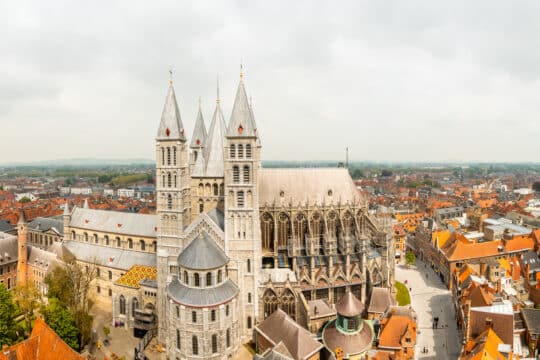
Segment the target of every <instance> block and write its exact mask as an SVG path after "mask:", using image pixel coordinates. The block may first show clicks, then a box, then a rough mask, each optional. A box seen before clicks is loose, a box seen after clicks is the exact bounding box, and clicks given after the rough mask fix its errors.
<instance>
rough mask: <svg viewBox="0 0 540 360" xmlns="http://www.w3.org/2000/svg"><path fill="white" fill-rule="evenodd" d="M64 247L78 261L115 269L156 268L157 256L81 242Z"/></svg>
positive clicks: (69, 243) (74, 242) (69, 242)
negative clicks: (138, 266)
mask: <svg viewBox="0 0 540 360" xmlns="http://www.w3.org/2000/svg"><path fill="white" fill-rule="evenodd" d="M64 246H65V247H66V248H67V249H68V251H69V252H70V253H72V254H73V255H74V256H75V257H76V258H77V259H78V260H81V261H84V262H88V263H93V262H94V261H95V262H97V263H98V264H101V265H103V266H108V267H112V268H115V269H122V270H126V271H127V270H129V269H131V267H132V266H133V265H146V266H156V254H153V253H147V252H142V251H133V250H127V249H118V248H113V247H109V246H101V245H96V244H91V243H83V242H79V241H65V242H64Z"/></svg>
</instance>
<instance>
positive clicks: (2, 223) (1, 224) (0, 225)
mask: <svg viewBox="0 0 540 360" xmlns="http://www.w3.org/2000/svg"><path fill="white" fill-rule="evenodd" d="M12 229H13V226H11V223H10V222H9V221H6V220H0V232H4V231H10V230H12Z"/></svg>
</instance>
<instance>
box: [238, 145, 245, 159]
mask: <svg viewBox="0 0 540 360" xmlns="http://www.w3.org/2000/svg"><path fill="white" fill-rule="evenodd" d="M243 157H244V146H243V145H242V144H238V158H239V159H241V158H243Z"/></svg>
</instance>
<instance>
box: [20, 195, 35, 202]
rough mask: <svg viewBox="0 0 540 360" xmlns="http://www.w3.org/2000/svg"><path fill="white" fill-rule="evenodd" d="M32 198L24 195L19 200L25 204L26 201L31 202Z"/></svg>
mask: <svg viewBox="0 0 540 360" xmlns="http://www.w3.org/2000/svg"><path fill="white" fill-rule="evenodd" d="M31 201H32V200H31V199H30V198H29V197H28V196H23V197H22V199H21V200H19V202H20V203H22V204H24V203H29V202H31Z"/></svg>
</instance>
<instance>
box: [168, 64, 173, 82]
mask: <svg viewBox="0 0 540 360" xmlns="http://www.w3.org/2000/svg"><path fill="white" fill-rule="evenodd" d="M169 84H170V85H172V84H173V68H172V65H171V66H169Z"/></svg>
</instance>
